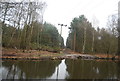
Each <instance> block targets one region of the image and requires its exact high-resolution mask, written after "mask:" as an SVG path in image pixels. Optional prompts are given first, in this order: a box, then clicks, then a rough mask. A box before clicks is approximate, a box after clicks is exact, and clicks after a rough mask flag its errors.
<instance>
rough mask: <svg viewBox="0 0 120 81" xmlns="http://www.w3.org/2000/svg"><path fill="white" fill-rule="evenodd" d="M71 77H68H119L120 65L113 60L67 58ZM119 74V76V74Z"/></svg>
mask: <svg viewBox="0 0 120 81" xmlns="http://www.w3.org/2000/svg"><path fill="white" fill-rule="evenodd" d="M65 63H66V65H67V69H66V70H67V71H68V74H69V77H66V79H118V78H120V74H118V71H119V73H120V65H119V66H117V64H118V62H112V61H95V60H80V59H79V60H70V59H66V61H65ZM118 75H119V76H118Z"/></svg>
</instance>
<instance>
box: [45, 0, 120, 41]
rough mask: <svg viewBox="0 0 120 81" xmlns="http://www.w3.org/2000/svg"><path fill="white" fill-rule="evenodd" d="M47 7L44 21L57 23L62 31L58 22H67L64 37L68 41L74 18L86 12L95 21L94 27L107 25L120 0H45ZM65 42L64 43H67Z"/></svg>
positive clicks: (89, 18) (92, 21)
mask: <svg viewBox="0 0 120 81" xmlns="http://www.w3.org/2000/svg"><path fill="white" fill-rule="evenodd" d="M44 1H45V2H46V3H47V8H46V10H45V12H44V21H46V22H48V23H51V24H53V25H55V26H56V27H57V29H58V31H59V32H60V26H58V24H65V25H67V27H63V31H62V37H63V38H64V41H65V42H66V39H67V37H68V33H69V29H68V27H70V23H71V21H72V19H73V18H75V17H79V16H80V15H82V14H84V15H85V17H86V18H87V19H88V20H89V21H90V22H91V23H94V24H93V25H94V27H98V26H99V27H100V28H102V27H106V23H107V19H108V16H110V15H112V14H115V15H116V14H117V12H118V2H119V1H120V0H44ZM65 42H64V43H65Z"/></svg>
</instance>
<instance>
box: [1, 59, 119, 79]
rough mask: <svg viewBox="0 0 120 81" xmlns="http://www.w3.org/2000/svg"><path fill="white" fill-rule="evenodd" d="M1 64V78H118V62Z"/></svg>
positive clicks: (17, 62) (52, 61)
mask: <svg viewBox="0 0 120 81" xmlns="http://www.w3.org/2000/svg"><path fill="white" fill-rule="evenodd" d="M2 64H3V66H2V67H0V71H2V78H3V79H22V78H23V79H31V78H32V79H120V62H112V61H95V60H80V59H79V60H72V59H66V60H62V61H61V60H49V61H3V63H2Z"/></svg>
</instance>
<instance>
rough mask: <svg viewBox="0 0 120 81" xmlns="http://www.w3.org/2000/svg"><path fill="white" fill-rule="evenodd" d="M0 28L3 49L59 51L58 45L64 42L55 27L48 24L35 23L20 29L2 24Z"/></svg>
mask: <svg viewBox="0 0 120 81" xmlns="http://www.w3.org/2000/svg"><path fill="white" fill-rule="evenodd" d="M2 28H3V37H2V38H3V39H2V40H3V42H2V45H3V47H9V48H19V49H39V50H46V51H59V50H60V46H59V43H60V42H64V41H63V38H62V37H60V35H59V33H58V30H57V29H56V27H55V26H53V25H52V24H48V23H44V24H41V23H39V22H37V21H36V22H33V23H32V24H30V25H25V26H24V27H23V28H22V29H17V28H15V27H12V26H6V25H5V24H4V25H3V27H2ZM61 39H62V41H61ZM62 47H64V45H63V46H62Z"/></svg>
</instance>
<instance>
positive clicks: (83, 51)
mask: <svg viewBox="0 0 120 81" xmlns="http://www.w3.org/2000/svg"><path fill="white" fill-rule="evenodd" d="M86 29H87V28H86V27H85V28H84V42H83V50H82V53H85V45H86Z"/></svg>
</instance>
